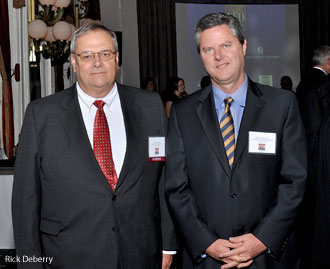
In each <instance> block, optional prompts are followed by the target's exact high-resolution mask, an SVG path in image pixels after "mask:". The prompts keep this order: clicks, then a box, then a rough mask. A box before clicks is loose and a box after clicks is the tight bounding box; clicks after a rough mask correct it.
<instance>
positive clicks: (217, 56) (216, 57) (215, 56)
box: [214, 47, 223, 61]
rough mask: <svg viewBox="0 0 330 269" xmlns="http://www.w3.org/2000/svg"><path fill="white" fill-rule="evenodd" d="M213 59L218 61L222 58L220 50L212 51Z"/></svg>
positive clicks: (217, 48)
mask: <svg viewBox="0 0 330 269" xmlns="http://www.w3.org/2000/svg"><path fill="white" fill-rule="evenodd" d="M214 58H215V59H216V60H218V61H220V60H221V59H222V58H223V53H222V49H221V48H220V47H216V48H215V49H214Z"/></svg>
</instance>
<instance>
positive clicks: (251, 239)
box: [220, 233, 267, 269]
mask: <svg viewBox="0 0 330 269" xmlns="http://www.w3.org/2000/svg"><path fill="white" fill-rule="evenodd" d="M229 242H231V243H233V244H238V243H241V245H240V246H238V247H231V248H232V250H229V251H227V252H225V253H222V254H221V255H220V259H230V260H232V261H233V262H232V263H227V264H225V265H223V266H221V269H226V268H232V264H234V262H237V263H238V264H239V265H237V268H243V267H247V266H249V265H250V264H251V263H252V261H253V259H254V258H255V257H256V256H258V255H260V254H261V253H262V252H264V251H265V250H266V249H267V247H266V246H265V245H264V244H263V243H262V242H261V241H260V240H259V239H258V238H256V237H255V236H254V235H253V234H251V233H249V234H244V235H242V236H236V237H230V238H229Z"/></svg>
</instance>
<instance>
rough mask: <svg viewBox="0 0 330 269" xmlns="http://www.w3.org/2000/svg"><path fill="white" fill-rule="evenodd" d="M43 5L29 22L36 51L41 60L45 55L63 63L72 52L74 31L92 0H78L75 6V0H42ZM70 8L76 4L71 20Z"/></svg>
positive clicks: (54, 61)
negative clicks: (67, 17)
mask: <svg viewBox="0 0 330 269" xmlns="http://www.w3.org/2000/svg"><path fill="white" fill-rule="evenodd" d="M75 2H76V3H75ZM39 4H40V6H41V7H42V10H40V11H39V12H38V14H37V15H36V16H35V19H34V20H32V21H31V22H30V23H29V36H30V37H31V38H32V41H33V49H32V50H33V51H34V53H35V55H36V57H37V59H40V54H41V55H42V56H43V57H44V58H45V59H49V58H50V59H51V61H52V64H63V63H64V62H66V61H67V59H68V56H69V55H70V43H71V42H70V41H71V37H72V34H73V32H74V31H75V30H76V28H77V27H78V26H79V21H80V20H82V19H84V18H85V17H86V15H87V13H88V0H76V1H73V4H72V5H70V4H71V0H39ZM69 7H73V17H74V18H72V19H71V22H70V23H69V22H67V21H66V20H65V19H66V15H67V13H68V12H67V11H68V10H69ZM39 9H40V8H39ZM71 10H72V9H71Z"/></svg>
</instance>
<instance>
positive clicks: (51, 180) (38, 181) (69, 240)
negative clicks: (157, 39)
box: [12, 84, 176, 269]
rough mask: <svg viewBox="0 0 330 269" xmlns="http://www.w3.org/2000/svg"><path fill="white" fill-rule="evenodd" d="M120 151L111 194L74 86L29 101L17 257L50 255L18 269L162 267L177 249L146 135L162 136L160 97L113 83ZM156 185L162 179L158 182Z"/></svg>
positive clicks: (20, 161)
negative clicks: (48, 260)
mask: <svg viewBox="0 0 330 269" xmlns="http://www.w3.org/2000/svg"><path fill="white" fill-rule="evenodd" d="M118 92H119V97H120V101H121V105H122V111H123V115H124V121H125V127H126V136H127V150H126V156H125V160H124V164H123V167H122V170H121V173H120V175H119V179H118V183H117V186H116V189H115V191H114V192H113V191H112V189H111V188H110V186H109V184H108V182H107V181H106V179H105V177H104V175H103V173H102V170H101V169H100V167H99V165H98V162H97V160H96V158H95V156H94V153H93V149H92V147H91V145H90V142H89V139H88V135H87V132H86V128H85V125H84V122H83V119H82V115H81V111H80V106H79V103H78V97H77V91H76V88H75V86H73V87H72V88H70V89H67V90H64V91H63V92H60V93H58V94H55V95H53V96H50V97H46V98H43V99H40V100H37V101H35V102H32V103H31V104H29V106H28V108H27V111H26V115H25V120H24V124H23V127H22V132H21V135H20V142H19V148H18V155H17V159H16V165H15V177H14V186H13V201H12V207H13V223H14V236H15V243H16V249H17V254H18V255H27V256H29V257H32V256H33V255H35V256H37V257H42V256H46V257H53V258H54V259H53V262H52V264H50V265H46V264H42V263H33V264H32V263H22V262H21V263H19V264H18V266H19V267H18V268H45V267H47V268H48V267H56V268H70V269H72V268H86V269H87V268H88V269H90V268H117V266H120V267H121V268H123V269H126V268H141V269H145V268H161V261H162V250H163V249H164V250H174V249H176V242H175V238H174V234H173V226H172V223H171V220H170V218H169V215H168V211H167V207H166V203H165V197H164V195H163V191H159V188H160V189H162V190H163V186H162V183H163V180H162V174H163V173H162V169H163V163H161V162H149V158H148V136H165V134H166V125H167V120H166V117H165V114H164V110H163V105H162V102H161V100H160V98H159V96H158V95H157V94H155V93H150V92H148V91H142V90H140V89H135V88H131V87H127V86H123V85H119V84H118ZM160 182H161V183H160Z"/></svg>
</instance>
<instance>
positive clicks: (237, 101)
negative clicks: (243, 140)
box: [212, 74, 248, 141]
mask: <svg viewBox="0 0 330 269" xmlns="http://www.w3.org/2000/svg"><path fill="white" fill-rule="evenodd" d="M247 87H248V79H247V75H246V74H245V80H244V82H243V84H242V85H241V87H239V88H238V89H237V90H236V91H235V92H234V93H232V94H230V95H229V94H227V93H225V92H223V91H222V90H221V89H220V88H218V87H216V86H215V85H214V84H212V91H213V95H214V103H215V109H216V112H217V116H218V121H219V123H220V120H221V116H222V114H223V112H224V111H225V103H224V102H223V100H225V99H226V98H228V97H231V98H233V100H234V101H233V103H232V104H231V106H230V112H231V115H232V117H233V121H234V129H235V141H237V137H238V132H239V127H240V125H241V120H242V116H243V112H244V108H245V102H246V94H247Z"/></svg>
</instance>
